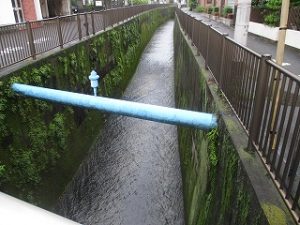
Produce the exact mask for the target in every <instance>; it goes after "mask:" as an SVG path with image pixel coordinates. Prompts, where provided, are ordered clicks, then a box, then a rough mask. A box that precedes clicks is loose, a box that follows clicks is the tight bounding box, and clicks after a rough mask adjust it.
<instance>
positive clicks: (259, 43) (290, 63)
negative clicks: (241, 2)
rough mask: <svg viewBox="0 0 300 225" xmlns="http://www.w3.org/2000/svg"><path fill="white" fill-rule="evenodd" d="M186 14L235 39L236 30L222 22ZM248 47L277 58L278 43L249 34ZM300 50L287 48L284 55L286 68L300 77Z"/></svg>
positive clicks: (200, 15)
mask: <svg viewBox="0 0 300 225" xmlns="http://www.w3.org/2000/svg"><path fill="white" fill-rule="evenodd" d="M182 10H183V11H184V12H186V13H188V14H190V15H192V16H193V17H196V18H197V19H199V20H202V21H203V22H204V23H206V24H212V26H213V28H215V29H216V30H218V31H220V32H221V33H228V35H229V37H231V38H233V34H234V28H233V27H229V26H226V25H225V24H223V23H221V22H217V21H215V20H212V19H209V18H207V17H206V16H205V14H203V13H197V12H191V11H189V10H188V8H183V9H182ZM247 47H248V48H250V49H252V50H253V51H255V52H257V53H259V54H271V55H272V58H275V56H276V42H273V41H270V40H267V39H265V38H262V37H258V36H256V35H253V34H251V33H249V34H248V43H247ZM299 62H300V50H296V49H293V48H291V47H286V48H285V54H284V64H283V65H284V67H285V68H286V69H287V70H289V71H291V72H293V73H294V74H297V75H299V76H300V63H299Z"/></svg>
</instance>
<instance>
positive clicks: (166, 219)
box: [59, 21, 184, 225]
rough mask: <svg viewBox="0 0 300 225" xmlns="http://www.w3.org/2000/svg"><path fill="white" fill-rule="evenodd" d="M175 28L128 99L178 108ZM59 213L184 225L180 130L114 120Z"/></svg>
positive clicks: (100, 220) (152, 51)
mask: <svg viewBox="0 0 300 225" xmlns="http://www.w3.org/2000/svg"><path fill="white" fill-rule="evenodd" d="M173 26H174V22H173V21H169V22H167V23H166V24H164V25H163V26H161V27H160V28H159V29H158V30H157V31H156V33H155V35H154V36H153V38H152V40H151V41H150V43H149V44H148V46H147V48H146V49H145V51H144V53H143V55H142V57H141V60H140V63H139V66H138V68H137V71H136V73H135V75H134V76H133V78H132V80H131V82H130V84H129V86H128V87H127V89H126V91H125V93H124V96H123V99H126V100H130V101H136V102H143V103H149V104H155V105H161V106H169V107H174V106H175V94H174V62H173V60H174V59H173V54H174V52H173ZM59 211H60V213H61V214H62V215H64V216H66V217H68V218H70V219H72V220H75V221H77V222H80V223H83V224H104V225H106V224H113V225H117V224H122V225H147V224H153V225H160V224H172V225H177V224H184V215H183V214H184V211H183V197H182V182H181V171H180V161H179V153H178V140H177V128H176V126H173V125H166V124H161V123H156V122H150V121H144V120H140V119H134V118H129V117H123V116H113V115H111V116H110V117H109V118H108V119H107V121H106V123H105V127H104V132H102V135H100V136H99V138H98V139H97V141H96V143H95V145H94V148H93V150H92V152H91V153H90V155H89V157H88V158H87V160H85V162H84V163H83V164H82V165H81V167H80V169H79V170H78V172H77V174H76V176H75V177H74V179H73V181H72V182H71V184H70V185H69V187H68V188H67V190H66V192H65V194H64V195H63V196H62V199H61V201H60V203H59Z"/></svg>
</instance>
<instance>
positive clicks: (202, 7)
mask: <svg viewBox="0 0 300 225" xmlns="http://www.w3.org/2000/svg"><path fill="white" fill-rule="evenodd" d="M196 12H199V13H202V12H205V7H204V6H202V5H198V6H197V7H196Z"/></svg>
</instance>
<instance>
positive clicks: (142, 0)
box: [132, 0, 148, 5]
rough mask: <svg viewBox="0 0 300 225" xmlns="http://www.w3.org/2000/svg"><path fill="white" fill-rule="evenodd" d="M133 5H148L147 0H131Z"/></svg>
mask: <svg viewBox="0 0 300 225" xmlns="http://www.w3.org/2000/svg"><path fill="white" fill-rule="evenodd" d="M132 4H133V5H145V4H148V0H132Z"/></svg>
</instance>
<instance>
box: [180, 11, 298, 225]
mask: <svg viewBox="0 0 300 225" xmlns="http://www.w3.org/2000/svg"><path fill="white" fill-rule="evenodd" d="M176 20H178V19H177V17H176ZM180 31H181V34H182V36H183V37H184V38H185V41H186V42H187V43H188V46H189V48H190V51H191V52H192V53H193V55H194V57H195V59H196V61H197V63H198V65H199V67H200V71H201V73H202V75H203V76H204V78H205V81H206V84H207V87H208V90H209V92H210V93H211V95H212V96H213V98H214V101H215V103H216V108H217V111H218V114H219V118H221V119H222V120H223V121H224V123H225V126H226V129H227V131H228V133H229V135H230V137H231V140H232V143H233V145H234V146H235V149H236V150H237V153H238V155H239V157H240V160H241V163H242V166H243V168H244V170H245V172H246V174H247V176H248V178H249V180H250V181H251V184H252V187H253V190H254V192H255V194H256V196H257V200H258V202H259V204H260V206H261V208H262V210H263V211H264V212H265V216H266V218H267V219H268V221H269V223H270V224H271V225H278V223H276V222H278V221H276V220H275V219H276V218H275V217H276V216H277V212H278V209H279V210H280V211H282V212H283V213H284V216H285V220H286V224H293V225H294V224H298V223H297V222H296V221H295V219H294V217H293V216H292V214H291V211H290V210H289V209H288V207H287V205H286V203H285V201H284V200H283V198H282V196H281V194H280V193H279V190H278V189H277V188H276V185H275V184H274V182H273V180H272V179H271V175H270V174H269V171H268V170H267V169H266V167H265V165H264V164H263V161H262V159H261V158H260V156H259V154H258V152H256V151H248V150H247V147H248V134H247V133H246V131H245V129H244V127H243V126H242V125H241V123H240V121H239V119H238V118H237V117H236V115H235V113H234V112H233V110H232V108H231V106H230V104H229V103H228V101H227V99H226V97H225V96H224V94H223V93H222V92H221V90H220V89H219V87H218V85H217V83H216V81H215V78H214V77H213V76H212V74H211V73H210V71H208V70H206V69H205V60H204V58H203V57H202V56H201V55H200V56H198V55H197V49H196V47H194V46H192V45H191V41H190V40H189V39H188V38H187V36H186V35H185V34H184V31H183V30H182V28H181V27H180ZM262 171H263V173H262ZM270 211H271V212H270Z"/></svg>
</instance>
